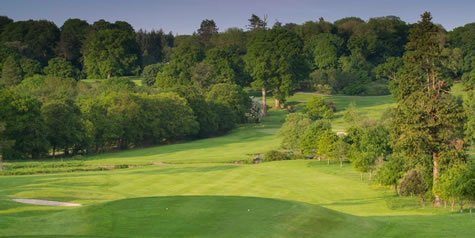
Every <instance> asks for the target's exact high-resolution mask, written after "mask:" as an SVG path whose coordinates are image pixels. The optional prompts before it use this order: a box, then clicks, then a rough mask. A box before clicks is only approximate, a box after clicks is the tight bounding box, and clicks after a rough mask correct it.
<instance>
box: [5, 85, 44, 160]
mask: <svg viewBox="0 0 475 238" xmlns="http://www.w3.org/2000/svg"><path fill="white" fill-rule="evenodd" d="M40 108H41V102H40V101H38V100H37V99H34V98H31V97H29V96H21V95H18V94H16V93H14V92H11V91H10V90H8V89H0V111H1V112H2V113H1V114H0V121H3V122H5V125H6V130H5V132H4V133H5V135H6V136H7V138H8V140H15V144H13V145H12V147H11V148H10V149H8V150H6V151H3V158H4V159H20V158H31V159H37V158H39V157H40V156H42V155H43V154H45V153H46V152H47V149H48V141H47V140H46V133H45V126H44V121H43V118H42V117H41V111H40Z"/></svg>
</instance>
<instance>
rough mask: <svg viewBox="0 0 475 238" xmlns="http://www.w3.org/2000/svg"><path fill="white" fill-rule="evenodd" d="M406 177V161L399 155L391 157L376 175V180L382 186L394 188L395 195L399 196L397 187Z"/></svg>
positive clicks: (387, 158)
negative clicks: (404, 176) (403, 177)
mask: <svg viewBox="0 0 475 238" xmlns="http://www.w3.org/2000/svg"><path fill="white" fill-rule="evenodd" d="M403 175H404V160H403V158H402V157H401V156H398V155H394V154H393V155H389V156H388V157H386V161H385V162H384V163H383V166H382V167H381V169H380V170H379V171H378V173H377V174H376V180H377V181H378V182H379V183H381V184H382V185H388V186H394V193H396V195H399V193H398V190H397V186H398V184H399V180H400V179H401V178H402V176H403Z"/></svg>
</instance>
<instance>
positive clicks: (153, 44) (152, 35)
mask: <svg viewBox="0 0 475 238" xmlns="http://www.w3.org/2000/svg"><path fill="white" fill-rule="evenodd" d="M135 35H136V41H137V43H138V45H139V47H140V51H141V55H142V63H141V65H142V66H144V67H145V66H147V65H150V64H156V63H158V62H162V61H163V60H164V58H165V57H164V48H165V47H167V45H166V42H165V37H164V33H163V31H162V30H160V31H154V30H152V31H151V32H147V31H143V30H142V29H140V30H139V31H138V32H137V33H136V34H135Z"/></svg>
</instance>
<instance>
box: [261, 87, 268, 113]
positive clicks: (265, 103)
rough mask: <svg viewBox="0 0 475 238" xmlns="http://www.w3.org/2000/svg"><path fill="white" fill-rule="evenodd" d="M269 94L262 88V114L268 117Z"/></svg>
mask: <svg viewBox="0 0 475 238" xmlns="http://www.w3.org/2000/svg"><path fill="white" fill-rule="evenodd" d="M266 95H267V92H266V89H265V88H262V114H263V115H264V116H267V98H266Z"/></svg>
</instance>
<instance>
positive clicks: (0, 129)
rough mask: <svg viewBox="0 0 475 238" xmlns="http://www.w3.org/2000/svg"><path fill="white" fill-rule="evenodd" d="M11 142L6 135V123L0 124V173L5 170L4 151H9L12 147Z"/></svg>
mask: <svg viewBox="0 0 475 238" xmlns="http://www.w3.org/2000/svg"><path fill="white" fill-rule="evenodd" d="M12 142H14V141H11V140H8V138H7V136H6V135H5V123H0V171H2V170H3V151H6V150H8V149H9V148H10V147H11V146H12V144H13V143H12Z"/></svg>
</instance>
